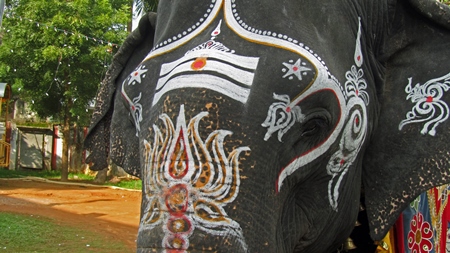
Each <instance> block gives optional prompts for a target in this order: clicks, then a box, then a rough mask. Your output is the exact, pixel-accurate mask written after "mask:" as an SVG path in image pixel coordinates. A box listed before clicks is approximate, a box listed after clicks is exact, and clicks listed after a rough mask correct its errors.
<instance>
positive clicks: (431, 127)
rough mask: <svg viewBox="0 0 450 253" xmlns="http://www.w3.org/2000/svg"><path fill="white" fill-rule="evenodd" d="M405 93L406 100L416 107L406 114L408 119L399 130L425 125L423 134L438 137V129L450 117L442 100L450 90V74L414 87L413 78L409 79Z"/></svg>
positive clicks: (401, 124) (401, 123)
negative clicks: (418, 124) (415, 125)
mask: <svg viewBox="0 0 450 253" xmlns="http://www.w3.org/2000/svg"><path fill="white" fill-rule="evenodd" d="M408 81H409V83H408V85H407V86H406V88H405V92H406V93H407V94H408V95H407V97H406V100H409V99H411V102H412V103H414V104H415V105H414V107H413V108H412V110H411V111H409V112H408V113H407V114H406V119H405V120H403V121H402V122H400V125H399V127H398V128H399V130H402V128H403V127H404V126H405V125H407V124H411V123H424V125H423V128H422V130H421V131H420V133H421V134H429V135H431V136H435V135H436V127H437V126H438V125H439V124H441V123H443V122H444V121H446V120H447V119H448V117H449V108H448V105H447V103H446V102H445V101H443V100H441V99H442V96H443V95H444V92H446V91H448V90H449V89H450V73H449V74H447V75H445V76H443V77H439V78H436V79H432V80H430V81H428V82H426V83H425V84H423V85H421V84H419V83H418V84H416V86H414V87H413V86H412V78H408Z"/></svg>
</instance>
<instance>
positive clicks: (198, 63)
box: [191, 57, 206, 70]
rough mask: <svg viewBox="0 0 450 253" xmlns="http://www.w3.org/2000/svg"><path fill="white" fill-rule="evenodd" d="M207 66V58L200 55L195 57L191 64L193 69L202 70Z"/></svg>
mask: <svg viewBox="0 0 450 253" xmlns="http://www.w3.org/2000/svg"><path fill="white" fill-rule="evenodd" d="M205 66H206V58H204V57H200V58H197V59H195V61H194V62H193V63H192V64H191V68H192V69H193V70H201V69H203V68H204V67H205Z"/></svg>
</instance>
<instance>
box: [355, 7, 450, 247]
mask: <svg viewBox="0 0 450 253" xmlns="http://www.w3.org/2000/svg"><path fill="white" fill-rule="evenodd" d="M391 2H392V3H391V5H390V6H391V8H392V9H391V10H390V11H389V13H390V20H389V21H388V23H389V25H388V27H389V29H388V31H387V36H386V43H385V44H384V49H383V58H382V59H383V60H382V61H383V62H384V63H385V71H386V72H385V79H384V82H383V84H381V85H379V86H378V87H377V92H378V100H379V103H378V105H379V108H377V110H379V117H378V119H376V120H375V121H377V122H376V123H375V124H376V127H375V130H374V132H373V134H372V136H371V141H370V143H369V146H368V148H367V150H366V153H365V156H364V163H363V164H364V167H363V185H364V191H365V199H366V208H367V215H368V219H369V223H370V228H371V229H370V230H371V237H372V239H374V240H376V241H377V240H381V239H382V238H383V237H384V236H385V234H386V233H387V232H388V230H389V229H390V227H391V226H392V225H393V224H394V223H395V221H396V219H397V218H398V217H399V215H400V213H401V212H402V210H404V208H405V207H406V206H407V205H409V203H410V202H411V201H412V200H414V199H415V198H416V197H417V196H418V195H419V194H420V193H422V192H424V191H426V190H428V189H430V188H432V187H434V186H438V185H441V184H445V183H449V182H450V162H449V159H450V157H449V156H450V155H449V154H450V135H449V134H448V133H449V132H450V119H449V113H450V110H449V104H450V60H449V56H450V9H449V7H448V6H445V5H443V4H439V3H438V2H436V1H435V0H409V1H407V0H397V1H391Z"/></svg>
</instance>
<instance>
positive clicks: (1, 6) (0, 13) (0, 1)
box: [0, 0, 5, 28]
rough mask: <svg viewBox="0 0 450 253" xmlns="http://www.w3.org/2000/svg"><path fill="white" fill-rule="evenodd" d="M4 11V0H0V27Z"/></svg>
mask: <svg viewBox="0 0 450 253" xmlns="http://www.w3.org/2000/svg"><path fill="white" fill-rule="evenodd" d="M4 12H5V0H0V28H1V27H2V22H3V13H4Z"/></svg>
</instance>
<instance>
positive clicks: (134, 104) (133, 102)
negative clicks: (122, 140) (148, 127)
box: [121, 65, 147, 136]
mask: <svg viewBox="0 0 450 253" xmlns="http://www.w3.org/2000/svg"><path fill="white" fill-rule="evenodd" d="M146 73H147V69H146V67H145V65H140V66H138V67H137V68H136V69H135V70H134V71H133V72H132V73H131V74H130V75H129V76H128V78H126V79H125V80H124V81H123V83H122V87H121V94H122V98H123V99H124V100H125V103H126V105H127V106H128V109H129V111H130V114H131V116H132V118H133V121H134V125H135V127H136V136H138V135H139V132H140V130H141V127H140V124H141V122H142V119H143V118H142V104H141V103H140V100H141V97H142V93H139V95H138V96H137V97H135V98H133V99H130V97H129V96H128V94H127V93H126V91H125V85H127V86H130V85H135V84H140V83H141V82H142V79H143V78H145V77H146Z"/></svg>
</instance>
